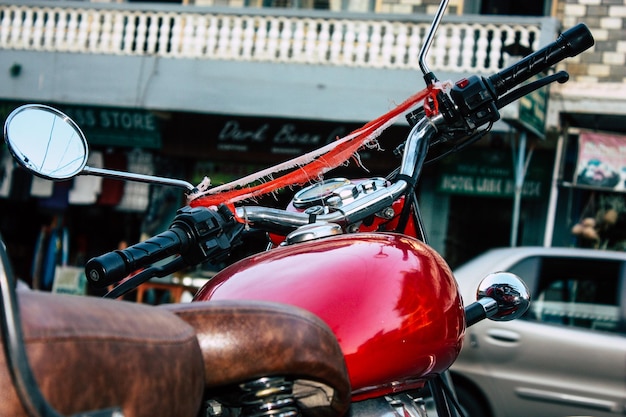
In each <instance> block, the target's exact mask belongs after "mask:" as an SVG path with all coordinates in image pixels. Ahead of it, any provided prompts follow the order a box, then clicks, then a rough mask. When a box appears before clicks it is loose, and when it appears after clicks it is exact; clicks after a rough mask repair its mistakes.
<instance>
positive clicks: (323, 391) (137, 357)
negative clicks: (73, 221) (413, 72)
mask: <svg viewBox="0 0 626 417" xmlns="http://www.w3.org/2000/svg"><path fill="white" fill-rule="evenodd" d="M446 5H447V2H446V1H444V2H443V3H442V5H441V6H440V9H439V11H438V13H437V15H436V17H435V19H434V22H433V26H432V28H431V31H430V32H429V34H428V37H427V39H426V41H425V46H424V47H423V49H422V51H421V53H420V63H421V68H422V70H423V72H424V79H425V81H426V85H427V88H426V89H425V90H424V91H423V92H420V93H419V94H417V95H415V96H414V97H412V98H411V99H409V100H407V101H406V102H405V103H403V104H402V105H400V106H398V108H396V109H395V110H394V111H392V112H390V113H389V114H386V115H384V116H383V117H381V118H379V119H376V120H374V121H372V122H371V123H369V124H367V125H365V126H364V127H363V128H362V129H359V130H358V131H355V132H353V133H352V134H351V135H349V136H347V137H345V138H342V139H341V140H338V141H337V142H336V143H333V144H331V145H328V146H327V147H325V148H322V149H320V150H318V151H316V152H313V153H311V154H307V155H304V156H303V157H301V158H298V159H297V160H294V161H290V162H288V163H286V164H283V165H280V166H277V167H273V168H272V169H271V170H268V171H263V172H261V173H258V175H256V176H252V177H250V178H244V179H242V180H241V181H238V182H236V183H232V184H226V185H224V186H220V187H211V186H210V185H208V181H207V183H202V184H200V185H198V186H193V185H191V184H189V183H187V182H185V181H180V180H172V179H168V178H160V177H152V176H145V175H138V174H132V173H125V172H119V171H111V170H106V169H96V168H91V167H88V166H86V160H87V144H86V143H87V142H86V140H85V137H84V136H83V134H82V132H81V130H80V129H79V127H78V126H76V124H75V123H74V122H73V121H72V120H71V119H69V118H68V117H67V116H66V115H64V114H63V113H61V112H59V111H57V110H55V109H52V108H50V107H47V106H43V105H26V106H22V107H20V108H18V109H16V110H15V111H14V112H12V113H11V114H10V115H9V117H8V119H7V123H6V125H5V138H6V141H7V144H8V146H9V149H10V150H11V152H12V154H13V156H14V157H15V159H16V160H17V162H18V163H19V164H20V165H21V166H22V167H24V168H26V169H29V170H31V171H32V172H33V173H34V174H35V175H39V176H41V177H43V178H47V179H51V180H67V179H70V178H73V177H74V176H76V175H98V176H107V177H113V178H119V179H123V180H131V181H143V182H149V183H154V184H162V185H174V186H179V187H182V188H184V189H185V190H186V192H187V197H188V205H187V206H185V207H183V208H181V209H180V210H179V211H178V214H177V216H176V217H175V219H174V221H173V222H172V224H171V227H170V228H169V229H168V230H166V231H165V232H163V233H161V234H159V235H157V236H154V237H152V238H150V239H148V240H146V241H143V242H141V243H138V244H135V245H132V246H130V247H128V248H126V249H122V250H116V251H113V252H110V253H106V254H104V255H102V256H99V257H96V258H94V259H91V260H90V261H89V262H88V263H87V264H86V267H85V269H86V274H87V278H88V280H89V282H90V284H91V285H94V286H97V287H101V288H104V287H107V286H110V285H112V284H116V283H118V285H117V286H115V287H114V288H113V290H111V291H110V292H109V293H108V294H107V295H106V296H105V298H114V299H115V298H117V297H120V296H122V295H124V294H125V293H127V292H128V291H130V290H132V289H134V288H136V287H137V286H138V285H141V284H142V283H143V282H145V281H147V280H149V279H150V278H153V277H163V276H166V275H169V274H171V273H173V272H175V271H178V270H181V269H184V268H187V267H190V266H194V265H199V264H202V263H204V262H208V261H219V260H222V259H226V258H228V256H229V254H231V253H232V252H233V250H234V248H236V247H237V246H238V245H241V244H242V242H243V243H244V244H245V242H246V236H247V234H248V233H250V231H262V232H264V233H266V234H267V236H268V245H267V249H266V250H264V251H259V252H258V253H255V254H252V255H250V256H247V257H245V258H244V259H241V260H238V261H236V262H233V263H231V264H230V265H229V266H227V267H225V268H224V269H222V270H221V271H219V272H218V273H217V275H216V276H215V277H213V278H212V279H210V280H209V281H208V283H207V284H206V285H205V286H204V287H203V288H201V289H200V290H199V292H198V293H197V294H195V297H194V300H193V302H191V303H180V304H168V305H162V306H157V307H154V306H146V305H135V304H133V303H123V302H120V301H116V300H106V299H94V298H93V297H75V296H61V295H55V294H43V293H36V292H30V291H17V294H16V293H15V291H13V288H12V285H11V284H10V282H9V281H10V280H6V279H5V281H6V282H4V281H3V286H2V290H3V291H2V293H3V297H4V300H5V302H4V310H3V312H4V313H5V314H4V320H3V326H4V327H3V328H4V330H5V333H4V334H3V336H4V337H3V340H4V342H3V346H4V348H5V353H6V357H7V363H6V364H3V366H2V371H1V372H2V374H1V376H0V378H2V381H3V382H6V383H5V384H4V385H3V386H5V387H7V386H12V387H14V388H13V390H9V393H8V394H5V396H6V398H8V399H7V400H6V401H2V405H0V415H26V413H27V414H28V415H31V416H32V415H58V414H55V413H58V412H57V411H55V410H59V412H61V413H64V414H75V413H78V412H79V411H81V410H96V411H93V412H92V413H90V414H88V415H94V416H95V415H110V416H112V415H119V414H115V413H121V412H123V413H124V414H123V415H128V416H148V415H150V416H155V415H167V416H173V415H176V416H187V415H188V416H194V415H206V416H214V417H222V416H223V417H226V416H255V417H256V416H270V415H271V416H296V415H304V416H341V415H346V414H347V415H352V416H361V415H368V416H383V415H396V416H397V415H399V416H422V417H423V416H426V415H427V409H428V407H427V405H429V404H431V402H430V401H431V400H432V404H433V405H434V407H435V410H436V414H437V415H438V416H440V417H444V416H451V415H456V414H457V413H459V414H462V410H461V407H460V406H459V405H458V403H457V401H456V399H455V395H454V389H453V387H452V386H451V384H450V381H449V380H448V378H447V373H446V371H447V369H448V368H449V367H450V366H451V365H452V364H453V362H454V361H455V359H456V357H457V355H458V353H459V351H460V348H461V345H462V343H463V336H464V333H465V329H466V327H467V326H470V325H472V324H473V323H476V322H477V321H479V320H482V319H484V318H490V319H493V320H512V319H514V318H516V317H519V316H520V315H522V314H523V313H524V312H525V311H526V309H527V307H528V304H529V294H528V290H527V288H526V286H525V285H524V283H523V282H522V281H521V280H520V279H519V278H518V277H516V276H514V275H512V274H508V273H504V272H500V273H495V274H492V275H489V276H488V277H486V278H485V280H483V282H482V284H481V286H480V288H478V290H477V298H478V301H476V302H474V303H471V304H469V303H468V305H466V306H465V307H464V304H463V300H461V297H460V295H459V292H458V290H457V284H456V281H455V278H454V276H453V274H452V272H451V271H450V268H449V267H448V265H447V264H446V262H445V260H444V259H443V258H442V257H441V256H440V255H439V254H438V253H437V252H435V251H434V250H433V249H432V248H431V247H429V246H428V242H427V239H426V236H425V233H424V227H423V224H422V221H421V218H420V212H419V207H418V201H417V198H416V192H415V190H416V185H417V183H418V181H419V177H420V173H421V170H422V167H423V166H424V164H425V163H428V162H429V161H432V160H433V159H435V158H440V157H443V156H445V155H447V154H449V153H451V152H456V151H458V150H460V149H462V148H464V147H466V146H469V145H471V144H472V143H474V142H475V141H476V140H478V139H479V138H481V137H482V136H484V134H486V133H487V132H488V131H489V129H490V128H491V126H492V124H493V123H494V122H495V121H497V120H498V119H499V117H500V116H499V109H500V108H502V107H503V106H505V105H507V104H509V103H511V102H512V101H514V100H516V99H519V98H520V97H523V96H524V95H526V94H528V93H530V92H532V91H534V90H536V89H538V88H540V87H543V86H545V85H547V84H549V83H551V82H554V81H557V82H565V81H567V78H568V75H567V73H565V72H558V73H554V74H551V75H545V76H544V77H543V78H540V79H539V80H538V81H534V82H532V83H527V84H525V85H523V86H520V85H521V84H522V83H524V82H526V81H528V80H529V79H530V78H531V77H533V76H535V75H537V74H540V73H542V72H543V71H545V70H547V69H548V68H550V67H552V66H553V65H555V64H556V63H558V62H559V61H561V60H562V59H564V58H567V57H571V56H575V55H577V54H579V53H581V52H582V51H584V50H586V49H588V48H589V47H591V46H592V45H593V43H594V41H593V37H592V36H591V34H590V33H589V30H588V29H587V28H586V26H584V25H578V26H576V27H574V28H572V29H570V30H568V31H566V32H564V33H563V34H562V35H561V36H559V38H558V39H557V40H556V41H555V42H554V43H552V44H550V45H548V46H546V47H545V48H543V49H541V50H539V51H537V52H535V53H533V54H531V55H529V56H527V57H526V58H524V59H522V60H521V61H520V62H518V63H516V64H515V65H513V66H511V67H509V68H506V69H504V70H502V71H500V72H499V73H497V74H495V75H492V76H490V77H487V78H485V77H479V76H472V77H469V78H466V79H462V80H460V81H458V82H456V83H455V84H453V85H447V84H446V83H441V82H439V81H438V80H437V79H436V77H435V75H434V74H433V73H432V72H430V71H429V70H428V68H427V66H426V65H425V56H426V54H427V51H428V48H429V46H430V43H431V41H432V39H433V36H434V33H435V31H436V28H437V26H438V25H439V21H440V20H441V18H442V16H443V12H444V11H445V8H446ZM403 114H404V115H405V116H406V118H407V120H408V121H409V124H410V125H411V126H412V128H411V131H410V133H409V135H408V137H407V138H406V141H405V142H404V143H403V145H402V146H401V147H400V148H399V152H401V154H402V162H401V164H400V166H399V167H398V169H396V170H395V171H393V172H392V173H390V174H389V175H388V176H387V177H385V178H378V177H376V178H362V179H358V180H349V179H346V178H332V179H325V180H322V181H319V182H315V183H313V184H311V185H308V186H306V187H305V188H302V189H301V190H300V191H297V192H296V193H295V194H294V196H293V199H292V201H291V202H290V203H289V205H288V206H287V207H286V208H285V209H278V208H272V207H262V206H258V205H246V204H244V203H243V202H244V201H249V200H250V199H251V198H253V197H257V196H261V195H265V194H267V193H271V192H273V191H275V190H277V189H279V188H283V187H286V186H290V187H294V186H296V185H302V184H306V183H307V182H310V180H311V179H312V178H320V177H321V176H322V175H323V174H325V173H326V172H327V171H328V170H329V169H330V168H332V167H334V166H337V165H338V164H340V163H341V162H343V161H345V160H346V159H347V158H349V157H351V156H352V155H353V154H354V153H355V152H356V151H358V149H360V148H362V147H363V146H367V145H369V144H371V143H373V141H374V140H375V137H376V135H377V134H378V133H379V132H380V131H381V130H382V129H384V128H385V127H387V126H389V125H390V124H391V123H393V121H394V120H395V118H396V117H398V116H399V115H403ZM433 154H434V155H435V156H431V157H430V158H428V156H430V155H433ZM293 167H297V168H296V169H292V168H293ZM276 172H286V173H284V174H283V175H280V176H278V177H277V178H276V179H274V180H271V181H258V180H259V179H262V178H266V177H267V176H268V175H270V174H271V175H272V176H274V177H276V176H277V175H276ZM255 181H256V183H255ZM4 256H5V258H6V255H4ZM3 261H6V259H3ZM3 265H4V268H5V269H6V268H7V266H6V265H7V263H6V262H3ZM4 275H6V274H4ZM9 275H10V274H9ZM18 301H19V308H18ZM20 318H21V320H20ZM44 342H45V343H44ZM26 352H28V355H27V354H26ZM26 356H28V360H26ZM55 361H58V363H53V362H55ZM9 380H10V381H9ZM60 381H63V382H60ZM11 382H12V384H11ZM25 410H26V411H25ZM97 413H100V414H97Z"/></svg>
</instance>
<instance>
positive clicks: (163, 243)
mask: <svg viewBox="0 0 626 417" xmlns="http://www.w3.org/2000/svg"><path fill="white" fill-rule="evenodd" d="M190 240H191V236H189V235H188V234H187V233H186V232H185V231H184V230H183V229H182V228H180V227H172V228H170V229H169V230H167V231H165V232H163V233H161V234H158V235H156V236H154V237H151V238H150V239H148V240H145V241H143V242H140V243H137V244H135V245H132V246H129V247H128V248H126V249H120V250H116V251H113V252H109V253H106V254H104V255H101V256H97V257H95V258H92V259H90V260H89V261H88V262H87V264H86V265H85V275H86V276H87V281H89V283H90V284H91V285H93V286H94V287H97V288H103V287H106V286H107V285H111V284H113V283H116V282H118V281H120V280H122V279H124V278H126V277H127V276H128V275H130V274H131V273H133V272H136V271H137V270H139V269H141V268H143V267H145V266H147V265H150V264H152V263H154V262H156V261H159V260H161V259H165V258H167V257H168V256H170V255H175V254H177V253H179V251H180V249H181V248H183V247H185V246H187V245H188V244H189V242H190Z"/></svg>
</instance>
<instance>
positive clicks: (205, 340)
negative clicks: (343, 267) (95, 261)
mask: <svg viewBox="0 0 626 417" xmlns="http://www.w3.org/2000/svg"><path fill="white" fill-rule="evenodd" d="M162 307H163V308H164V309H167V310H168V311H171V312H174V313H175V314H177V315H178V316H179V317H181V318H182V319H183V320H184V321H186V322H187V323H189V324H190V325H191V326H193V327H194V328H195V330H196V334H197V337H198V342H199V344H200V348H201V349H202V355H203V357H204V378H205V384H206V386H207V388H208V389H209V390H210V389H212V388H221V387H224V386H229V385H233V384H239V383H241V382H244V381H250V380H252V379H254V378H261V377H267V376H285V377H288V378H293V379H295V380H296V383H295V385H294V393H295V394H296V398H297V400H298V402H299V405H300V408H301V409H302V411H303V413H304V414H305V415H309V416H336V415H341V414H343V413H344V412H345V411H346V410H347V408H348V406H349V404H350V382H349V379H348V374H347V370H346V366H345V361H344V357H343V354H342V352H341V348H340V346H339V343H338V342H337V340H336V338H335V335H334V334H333V332H332V331H331V330H330V328H329V327H328V326H327V325H326V323H324V322H323V321H322V320H321V319H320V318H319V317H317V316H315V315H314V314H312V313H310V312H308V311H305V310H303V309H300V308H297V307H292V306H286V305H283V304H277V303H270V302H263V301H241V300H237V301H221V300H220V301H217V300H216V301H199V302H192V303H184V304H166V305H163V306H162Z"/></svg>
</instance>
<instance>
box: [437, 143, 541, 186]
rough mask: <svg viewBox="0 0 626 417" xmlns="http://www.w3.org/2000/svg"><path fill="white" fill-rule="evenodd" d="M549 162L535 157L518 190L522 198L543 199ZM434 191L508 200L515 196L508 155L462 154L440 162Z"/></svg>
mask: <svg viewBox="0 0 626 417" xmlns="http://www.w3.org/2000/svg"><path fill="white" fill-rule="evenodd" d="M551 167H552V161H551V160H550V159H549V158H548V157H547V155H543V154H538V153H535V154H534V155H533V157H532V159H531V163H530V165H529V168H528V172H527V174H526V178H525V181H524V184H523V187H522V196H523V197H525V198H541V197H545V196H546V195H547V193H548V190H549V183H550V172H551V171H550V170H551ZM437 189H438V191H440V192H442V193H447V194H461V195H474V196H486V197H512V196H513V195H514V192H515V177H514V167H513V161H512V159H511V154H510V152H503V151H493V150H489V151H484V150H477V149H472V150H466V151H463V152H461V153H459V154H455V155H454V156H451V157H449V158H447V159H444V160H443V161H442V163H441V166H440V172H439V178H438V184H437Z"/></svg>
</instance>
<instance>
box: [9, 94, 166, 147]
mask: <svg viewBox="0 0 626 417" xmlns="http://www.w3.org/2000/svg"><path fill="white" fill-rule="evenodd" d="M22 104H26V103H22V102H18V101H11V100H7V101H0V116H2V122H3V123H4V119H5V118H6V116H7V115H8V114H9V113H10V112H11V111H12V110H13V109H16V108H17V107H19V106H21V105H22ZM42 104H48V105H50V106H51V107H54V108H56V109H58V110H60V111H62V112H63V113H65V114H67V115H68V116H69V117H70V118H72V119H73V120H74V121H75V122H76V124H77V125H78V127H80V129H81V130H82V132H83V134H84V135H85V137H86V138H87V142H88V143H89V145H91V146H117V147H137V148H151V149H160V148H161V130H160V124H159V120H158V117H157V116H156V115H155V113H153V112H151V111H148V110H143V109H126V108H117V107H97V106H81V105H68V104H54V103H42Z"/></svg>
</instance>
